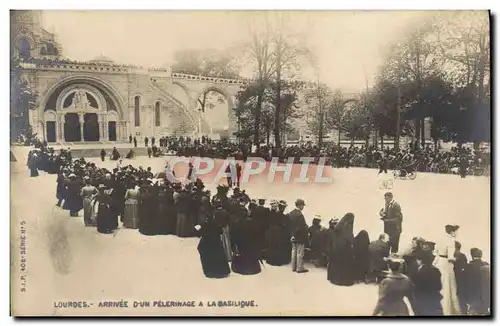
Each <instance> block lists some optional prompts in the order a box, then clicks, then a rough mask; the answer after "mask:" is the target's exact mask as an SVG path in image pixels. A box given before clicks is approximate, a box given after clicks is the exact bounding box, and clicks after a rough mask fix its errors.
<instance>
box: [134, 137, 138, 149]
mask: <svg viewBox="0 0 500 326" xmlns="http://www.w3.org/2000/svg"><path fill="white" fill-rule="evenodd" d="M134 147H137V138H135V137H134Z"/></svg>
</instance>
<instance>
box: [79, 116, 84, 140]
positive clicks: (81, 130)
mask: <svg viewBox="0 0 500 326" xmlns="http://www.w3.org/2000/svg"><path fill="white" fill-rule="evenodd" d="M78 116H79V117H80V141H84V139H83V124H84V122H85V119H84V117H83V113H78Z"/></svg>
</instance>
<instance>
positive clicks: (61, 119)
mask: <svg viewBox="0 0 500 326" xmlns="http://www.w3.org/2000/svg"><path fill="white" fill-rule="evenodd" d="M57 118H58V119H59V120H60V121H61V122H60V124H59V126H60V128H61V130H60V131H61V132H60V133H59V137H60V138H58V141H61V142H64V140H65V139H64V123H65V121H64V114H63V115H59V116H58V117H57Z"/></svg>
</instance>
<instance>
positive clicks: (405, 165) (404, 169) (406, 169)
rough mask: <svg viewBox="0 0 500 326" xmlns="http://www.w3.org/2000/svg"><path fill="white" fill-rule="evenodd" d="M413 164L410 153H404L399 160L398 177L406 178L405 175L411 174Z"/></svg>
mask: <svg viewBox="0 0 500 326" xmlns="http://www.w3.org/2000/svg"><path fill="white" fill-rule="evenodd" d="M414 165H415V162H414V161H413V157H412V155H411V154H410V153H406V154H405V155H404V156H403V157H402V158H401V160H400V171H399V172H400V174H399V175H400V177H401V178H404V177H406V174H407V173H412V172H413V166H414Z"/></svg>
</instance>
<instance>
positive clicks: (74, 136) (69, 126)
mask: <svg viewBox="0 0 500 326" xmlns="http://www.w3.org/2000/svg"><path fill="white" fill-rule="evenodd" d="M64 140H65V141H67V142H75V141H80V140H81V126H80V117H79V116H78V114H77V113H66V114H65V115H64Z"/></svg>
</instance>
